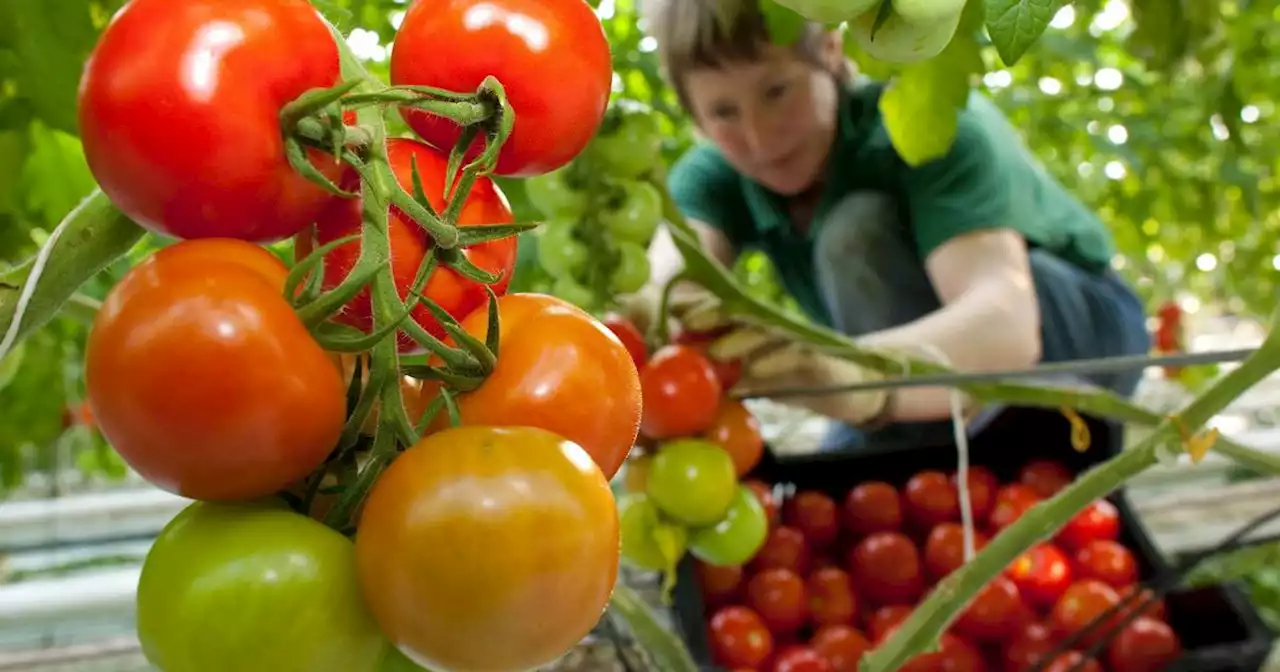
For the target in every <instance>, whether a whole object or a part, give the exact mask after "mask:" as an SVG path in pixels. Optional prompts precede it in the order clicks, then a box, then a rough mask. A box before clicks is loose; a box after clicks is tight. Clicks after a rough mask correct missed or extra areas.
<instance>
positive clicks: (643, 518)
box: [618, 494, 689, 572]
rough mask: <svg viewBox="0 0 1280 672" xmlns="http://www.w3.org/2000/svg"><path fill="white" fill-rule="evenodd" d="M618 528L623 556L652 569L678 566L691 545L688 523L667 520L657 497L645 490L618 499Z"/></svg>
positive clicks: (624, 558)
mask: <svg viewBox="0 0 1280 672" xmlns="http://www.w3.org/2000/svg"><path fill="white" fill-rule="evenodd" d="M618 530H619V534H620V535H621V536H622V559H623V560H626V561H627V562H629V563H631V564H632V565H633V566H635V567H638V568H640V569H644V570H648V571H651V572H665V571H670V570H672V569H674V568H675V565H676V563H677V562H679V560H680V558H681V557H682V556H683V555H684V552H685V549H686V548H687V547H688V542H689V534H688V531H687V530H686V529H685V527H684V526H682V525H676V524H673V523H672V522H671V521H669V520H665V519H664V518H663V516H662V513H661V512H660V511H659V510H658V507H657V505H655V504H654V503H653V500H651V499H649V497H647V496H646V495H644V494H631V495H626V496H624V497H620V498H619V499H618Z"/></svg>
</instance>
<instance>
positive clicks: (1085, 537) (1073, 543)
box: [1057, 499, 1120, 551]
mask: <svg viewBox="0 0 1280 672" xmlns="http://www.w3.org/2000/svg"><path fill="white" fill-rule="evenodd" d="M1119 536H1120V511H1119V510H1118V509H1116V507H1115V505H1114V504H1112V503H1111V502H1109V501H1107V500H1105V499H1099V500H1097V501H1095V502H1093V503H1091V504H1089V506H1086V507H1085V508H1084V509H1082V510H1081V511H1080V513H1077V514H1076V515H1075V516H1074V517H1073V518H1072V519H1071V520H1069V521H1067V524H1066V525H1064V526H1063V528H1062V530H1060V531H1059V532H1058V537H1057V541H1058V544H1059V545H1061V546H1062V547H1063V548H1064V549H1066V550H1068V551H1075V550H1077V549H1080V548H1083V547H1084V545H1085V544H1087V543H1089V542H1090V541H1092V540H1094V539H1111V540H1115V539H1117V538H1119Z"/></svg>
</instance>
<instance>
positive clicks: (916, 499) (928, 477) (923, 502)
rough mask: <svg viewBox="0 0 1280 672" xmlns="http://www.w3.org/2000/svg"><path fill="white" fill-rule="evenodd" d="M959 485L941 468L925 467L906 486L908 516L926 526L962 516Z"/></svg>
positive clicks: (909, 518)
mask: <svg viewBox="0 0 1280 672" xmlns="http://www.w3.org/2000/svg"><path fill="white" fill-rule="evenodd" d="M957 497H958V495H957V493H956V486H955V485H954V484H952V482H951V480H950V479H948V478H947V476H946V474H944V473H942V472H940V471H922V472H920V473H918V474H916V475H915V476H912V477H911V479H910V480H908V481H907V484H906V486H904V487H903V489H902V499H903V501H904V502H905V503H906V510H907V520H910V521H911V522H912V523H913V524H915V526H916V527H917V528H919V529H922V530H928V529H931V528H932V527H933V526H934V525H937V524H939V523H947V522H951V521H953V520H959V519H960V500H959V499H958V498H957Z"/></svg>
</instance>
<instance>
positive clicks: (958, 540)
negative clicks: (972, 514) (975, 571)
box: [924, 523, 988, 581]
mask: <svg viewBox="0 0 1280 672" xmlns="http://www.w3.org/2000/svg"><path fill="white" fill-rule="evenodd" d="M987 540H988V539H987V535H986V534H985V533H983V532H982V531H981V530H974V531H973V548H974V550H975V551H980V550H982V547H983V546H986V545H987ZM964 562H965V561H964V527H963V526H962V525H960V523H942V524H941V525H938V526H937V527H935V528H933V531H931V532H929V536H928V538H926V539H925V542H924V568H925V570H926V572H928V574H929V576H930V577H931V578H933V579H934V580H935V581H936V580H939V579H941V578H942V577H944V576H946V575H948V574H950V573H951V572H954V571H955V570H956V569H958V568H959V567H960V566H961V565H963V564H964Z"/></svg>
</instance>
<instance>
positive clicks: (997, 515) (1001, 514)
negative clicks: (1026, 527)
mask: <svg viewBox="0 0 1280 672" xmlns="http://www.w3.org/2000/svg"><path fill="white" fill-rule="evenodd" d="M1040 500H1041V497H1040V495H1038V494H1036V491H1035V490H1032V489H1031V487H1030V486H1026V485H1022V484H1021V483H1011V484H1009V485H1006V486H1004V487H1002V488H1000V489H999V490H997V491H996V503H995V507H994V508H993V509H992V510H991V527H992V528H993V529H995V530H996V531H999V530H1003V529H1004V528H1006V527H1008V526H1010V525H1012V524H1013V523H1014V522H1015V521H1017V520H1018V519H1019V518H1021V517H1022V514H1024V513H1026V512H1027V509H1030V508H1031V507H1033V506H1035V505H1036V504H1039V503H1040Z"/></svg>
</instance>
